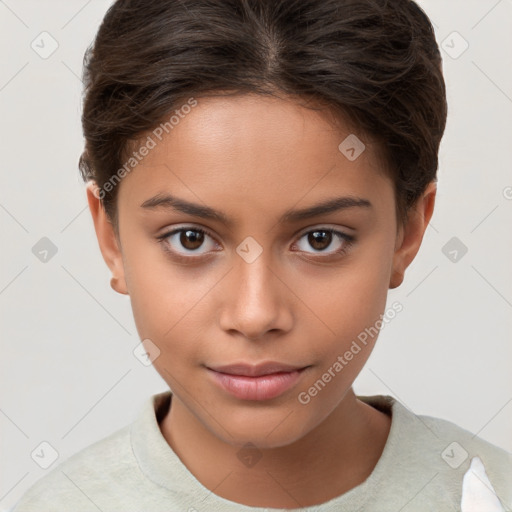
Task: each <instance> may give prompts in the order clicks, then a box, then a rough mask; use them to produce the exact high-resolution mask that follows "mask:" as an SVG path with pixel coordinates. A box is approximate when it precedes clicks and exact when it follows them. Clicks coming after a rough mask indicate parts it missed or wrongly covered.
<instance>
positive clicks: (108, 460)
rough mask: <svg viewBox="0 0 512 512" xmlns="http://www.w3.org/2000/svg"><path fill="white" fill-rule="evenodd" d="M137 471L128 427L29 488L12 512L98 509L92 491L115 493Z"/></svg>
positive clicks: (67, 461) (70, 458)
mask: <svg viewBox="0 0 512 512" xmlns="http://www.w3.org/2000/svg"><path fill="white" fill-rule="evenodd" d="M137 468H138V466H137V463H136V460H135V458H134V455H133V452H132V450H131V442H130V426H126V427H124V428H122V429H120V430H118V431H116V432H114V433H113V434H111V435H110V436H108V437H105V438H104V439H101V440H100V441H97V442H96V443H94V444H92V445H90V446H88V447H86V448H84V449H83V450H81V451H79V452H78V453H76V454H74V455H72V456H71V457H69V458H68V459H66V460H65V461H64V462H61V463H60V464H59V465H58V466H57V467H55V468H54V469H52V470H51V471H50V472H49V473H48V474H46V475H45V476H44V477H42V478H40V479H39V480H38V481H37V482H36V483H35V484H34V485H32V487H30V488H29V489H28V491H27V492H26V493H25V494H24V495H23V497H22V498H21V500H20V501H19V502H18V503H17V504H16V506H15V507H14V509H13V512H32V511H34V512H35V511H36V510H37V511H41V510H66V509H67V510H73V511H77V512H79V511H82V510H91V507H92V508H93V509H95V507H94V505H92V504H91V500H90V499H89V498H88V494H89V492H90V491H91V490H94V494H99V495H101V493H102V489H105V490H106V489H109V488H110V489H111V490H112V486H114V487H115V486H116V483H117V485H119V482H122V481H123V479H126V478H129V477H130V474H133V472H134V471H135V472H136V471H137ZM45 507H47V508H45Z"/></svg>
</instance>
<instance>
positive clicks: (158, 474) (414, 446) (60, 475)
mask: <svg viewBox="0 0 512 512" xmlns="http://www.w3.org/2000/svg"><path fill="white" fill-rule="evenodd" d="M171 398H172V394H171V392H170V391H168V392H165V393H160V394H157V395H154V396H152V397H151V398H150V399H149V400H148V401H147V403H146V404H145V406H144V408H143V409H142V410H141V413H140V415H139V416H138V417H137V419H136V420H135V421H134V422H133V423H132V424H131V425H128V426H126V427H124V428H122V429H121V430H118V431H117V432H115V433H113V434H111V435H110V436H109V437H106V438H105V439H102V440H100V441H98V442H96V443H95V444H93V445H91V446H89V447H87V448H85V449H83V450H82V451H80V452H78V453H77V454H75V455H73V456H72V457H70V458H68V459H67V460H65V461H64V462H62V463H61V464H60V465H59V466H57V467H56V468H54V469H53V470H51V471H50V472H49V473H48V474H47V475H45V476H44V477H43V478H41V479H40V480H39V481H37V482H36V483H35V484H34V485H33V486H32V487H31V488H30V489H29V490H28V491H27V492H26V493H25V495H24V496H23V497H22V499H21V500H20V501H19V502H18V503H17V504H16V506H15V507H14V509H13V510H14V512H50V511H51V512H98V511H101V512H174V511H183V512H196V511H197V512H203V511H208V512H215V511H232V512H243V511H247V512H249V511H252V512H264V511H269V510H284V509H270V508H260V507H247V506H244V505H240V504H238V503H235V502H232V501H229V500H226V499H224V498H221V497H219V496H217V495H216V494H214V493H213V492H211V491H209V490H208V489H206V488H205V487H204V486H203V485H202V484H201V483H200V482H199V481H198V480H197V479H196V478H195V477H194V476H193V475H192V474H191V473H190V472H189V471H188V469H187V468H186V466H185V465H184V464H183V463H182V462H181V460H180V459H179V458H178V456H177V455H176V453H175V452H174V451H173V450H172V448H171V447H170V446H169V444H168V443H167V441H166V440H165V438H164V437H163V435H162V433H161V431H160V428H159V424H158V421H159V420H160V419H161V418H162V417H163V416H164V415H165V413H166V412H167V410H168V408H169V406H170V399H171ZM358 398H359V399H360V400H362V401H364V402H366V403H368V404H370V405H372V406H373V407H375V408H377V409H380V410H382V411H384V412H387V413H388V414H391V418H392V421H391V429H390V432H389V436H388V439H387V441H386V444H385V447H384V451H383V453H382V455H381V457H380V459H379V461H378V463H377V465H376V466H375V468H374V470H373V472H372V473H371V475H370V476H369V477H368V478H367V479H366V480H365V481H364V482H363V483H362V484H360V485H358V486H357V487H355V488H353V489H351V490H350V491H348V492H346V493H344V494H342V495H341V496H338V497H336V498H334V499H332V500H330V501H328V502H326V503H324V504H322V505H317V506H312V507H305V508H299V506H298V507H297V509H294V510H301V511H308V512H334V511H336V512H340V511H347V512H348V511H350V512H356V511H359V510H360V511H365V512H399V511H400V512H412V511H414V512H421V511H428V512H432V511H434V510H435V511H436V512H443V511H450V512H452V511H462V512H477V511H482V512H483V511H485V512H501V511H509V510H512V454H509V453H507V452H506V451H504V450H502V449H500V448H498V447H496V446H493V445H491V444H489V443H487V442H486V441H484V440H482V439H479V438H478V437H474V436H473V435H472V434H471V433H470V432H468V431H466V430H463V429H462V428H460V427H458V426H456V425H454V424H453V423H450V422H448V421H444V420H441V419H437V418H431V417H428V416H416V415H415V414H413V413H412V412H410V411H409V410H408V409H407V408H406V407H404V406H403V405H401V404H400V403H399V402H398V401H396V400H395V399H394V398H392V397H390V396H381V395H377V396H368V397H361V396H360V397H358ZM463 494H464V497H463ZM461 507H462V508H461Z"/></svg>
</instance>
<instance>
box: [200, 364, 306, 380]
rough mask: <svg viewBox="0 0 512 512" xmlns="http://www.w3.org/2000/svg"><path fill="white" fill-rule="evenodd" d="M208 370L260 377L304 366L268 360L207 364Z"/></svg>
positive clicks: (299, 368) (291, 370)
mask: <svg viewBox="0 0 512 512" xmlns="http://www.w3.org/2000/svg"><path fill="white" fill-rule="evenodd" d="M208 368H209V369H210V370H213V371H215V372H219V373H227V374H229V375H243V376H246V377H261V376H262V375H271V374H272V373H279V372H293V371H296V370H302V369H303V368H305V366H292V365H289V364H283V363H277V362H274V361H270V362H267V363H260V364H247V363H236V364H229V365H224V366H209V367H208Z"/></svg>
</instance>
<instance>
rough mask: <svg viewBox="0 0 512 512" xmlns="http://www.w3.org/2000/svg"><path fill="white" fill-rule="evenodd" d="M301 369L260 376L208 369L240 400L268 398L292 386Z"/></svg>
mask: <svg viewBox="0 0 512 512" xmlns="http://www.w3.org/2000/svg"><path fill="white" fill-rule="evenodd" d="M304 370H305V368H302V369H301V370H295V371H293V372H280V373H272V374H269V375H261V376H260V377H246V376H244V375H230V374H227V373H220V372H216V371H213V370H209V371H210V373H211V374H212V376H213V378H214V380H215V382H216V383H217V384H218V385H220V387H221V388H222V389H224V390H225V391H227V392H228V393H230V394H231V395H233V396H235V397H236V398H240V399H241V400H260V401H261V400H270V399H272V398H276V397H278V396H279V395H282V394H283V393H284V392H286V391H288V390H289V389H290V388H292V387H293V386H294V385H295V384H296V383H297V382H298V380H299V379H300V377H301V375H302V372H303V371H304Z"/></svg>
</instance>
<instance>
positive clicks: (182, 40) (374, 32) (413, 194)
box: [79, 0, 447, 225]
mask: <svg viewBox="0 0 512 512" xmlns="http://www.w3.org/2000/svg"><path fill="white" fill-rule="evenodd" d="M83 78H84V85H85V89H84V105H83V115H82V127H83V132H84V136H85V148H84V152H83V153H82V155H81V157H80V161H79V168H80V172H81V175H82V177H83V179H84V180H90V179H92V180H94V181H96V183H97V184H98V186H99V188H100V190H103V193H102V204H103V206H104V208H105V211H106V212H107V214H108V215H109V218H110V219H111V220H112V221H113V222H114V224H115V225H116V224H117V208H116V191H117V188H116V187H115V186H114V187H105V184H107V182H108V181H109V180H111V179H112V177H113V176H114V175H115V174H116V172H117V171H118V170H119V168H120V167H121V166H122V165H123V163H124V161H125V158H126V156H127V154H128V148H129V147H130V144H131V143H133V142H136V141H137V140H138V138H140V136H141V135H142V134H144V133H147V132H148V131H149V130H152V129H154V128H155V127H156V126H158V125H159V124H160V123H161V122H162V120H163V119H164V118H165V117H166V116H167V117H168V116H169V115H170V113H171V112H172V111H173V110H174V109H176V108H177V107H180V106H181V105H182V104H183V103H184V102H185V101H186V98H190V97H192V96H193V97H199V96H201V95H203V96H206V95H208V94H211V93H219V92H224V93H227V92H228V91H232V92H233V93H238V94H240V93H242V94H243V93H258V94H273V93H275V92H276V91H281V92H283V93H285V94H287V95H292V96H297V97H304V98H309V99H311V98H314V99H316V101H317V103H318V104H321V105H324V106H328V107H331V109H332V112H343V113H344V114H346V116H347V117H348V118H349V119H350V120H352V121H354V122H355V124H356V125H357V126H358V128H359V129H360V130H361V132H362V133H367V134H370V135H371V136H372V137H374V138H375V140H377V141H378V142H379V146H380V148H381V150H382V155H384V157H385V162H386V163H387V164H388V165H387V167H388V169H389V171H388V172H390V174H391V178H392V180H393V183H394V188H395V197H396V207H397V216H398V217H399V219H400V220H402V221H404V220H405V219H406V217H407V212H408V211H409V208H410V207H411V206H412V205H413V204H414V203H415V201H416V200H417V199H418V198H419V197H420V195H421V194H422V192H424V190H425V188H426V186H427V185H428V184H429V183H430V182H431V181H435V180H436V179H437V178H436V173H437V168H438V151H439V145H440V141H441V138H442V136H443V133H444V129H445V125H446V116H447V104H446V90H445V83H444V79H443V74H442V60H441V55H440V52H439V48H438V45H437V43H436V40H435V35H434V30H433V28H432V25H431V23H430V20H429V19H428V17H427V15H426V14H425V13H424V12H423V10H422V9H421V8H420V7H419V6H418V5H417V4H416V3H415V2H414V1H412V0H151V1H149V2H148V1H147V0H116V1H115V2H114V3H113V5H112V6H111V7H110V8H109V10H108V12H107V13H106V15H105V17H104V19H103V21H102V23H101V25H100V27H99V30H98V33H97V35H96V38H95V40H94V43H93V44H92V45H91V47H89V48H88V49H87V51H86V54H85V57H84V74H83Z"/></svg>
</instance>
